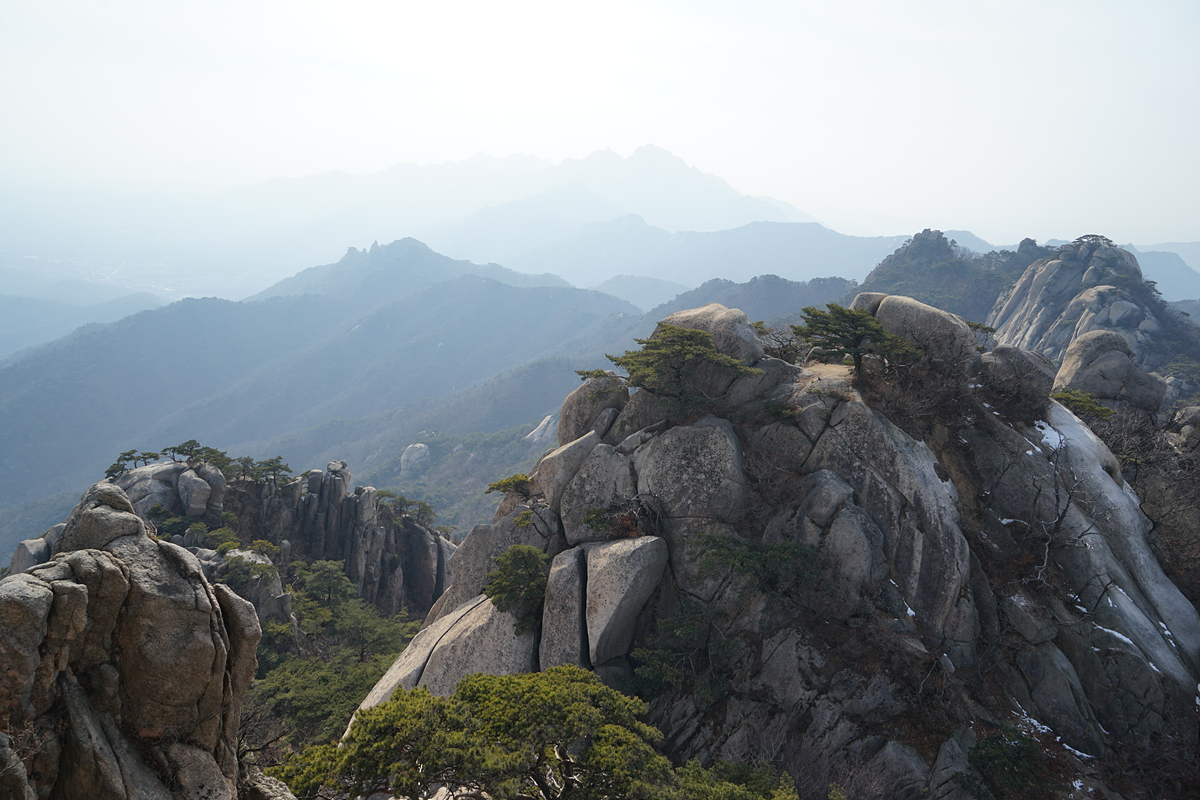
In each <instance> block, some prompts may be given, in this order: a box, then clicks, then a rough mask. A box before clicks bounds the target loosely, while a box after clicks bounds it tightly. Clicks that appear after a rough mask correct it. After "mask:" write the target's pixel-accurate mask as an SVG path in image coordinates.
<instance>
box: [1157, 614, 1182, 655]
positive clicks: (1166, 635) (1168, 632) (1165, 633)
mask: <svg viewBox="0 0 1200 800" xmlns="http://www.w3.org/2000/svg"><path fill="white" fill-rule="evenodd" d="M1158 627H1160V628H1162V632H1163V638H1164V639H1166V640H1167V643H1168V644H1170V645H1171V647H1174V648H1175V649H1176V650H1178V649H1179V647H1178V646H1177V645H1176V644H1175V637H1174V636H1172V635H1171V629H1170V628H1168V627H1167V623H1165V622H1163V621H1162V620H1161V619H1160V620H1159V621H1158Z"/></svg>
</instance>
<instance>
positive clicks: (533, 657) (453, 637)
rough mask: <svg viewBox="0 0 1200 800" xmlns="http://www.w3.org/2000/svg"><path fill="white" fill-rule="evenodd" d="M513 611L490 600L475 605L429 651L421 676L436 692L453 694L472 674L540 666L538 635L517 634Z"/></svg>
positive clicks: (512, 671)
mask: <svg viewBox="0 0 1200 800" xmlns="http://www.w3.org/2000/svg"><path fill="white" fill-rule="evenodd" d="M516 622H517V620H516V619H515V618H514V617H513V615H512V613H511V612H505V611H500V610H498V609H497V608H496V607H495V606H494V605H492V602H491V601H490V600H485V601H484V602H482V603H479V604H477V605H475V606H473V607H472V608H471V609H470V610H468V611H467V612H466V613H464V614H463V615H462V616H461V617H459V619H458V620H457V621H456V622H455V623H454V624H453V625H451V626H450V628H449V629H448V630H447V631H446V633H445V635H443V636H442V638H441V639H439V640H438V643H437V646H436V647H434V648H433V652H431V653H430V654H429V660H428V661H426V662H425V668H424V670H422V672H421V680H419V681H418V682H417V686H423V687H425V688H426V689H428V690H429V691H431V692H433V693H434V694H440V695H451V694H453V693H454V689H455V687H457V686H458V682H459V681H460V680H462V679H463V678H465V677H466V676H468V675H472V674H474V673H476V672H482V673H484V674H487V675H519V674H521V673H523V672H532V671H533V670H534V668H535V667H536V666H537V637H536V636H535V635H534V632H533V631H526V632H525V633H522V634H517V633H516V632H515V631H514V626H515V625H516Z"/></svg>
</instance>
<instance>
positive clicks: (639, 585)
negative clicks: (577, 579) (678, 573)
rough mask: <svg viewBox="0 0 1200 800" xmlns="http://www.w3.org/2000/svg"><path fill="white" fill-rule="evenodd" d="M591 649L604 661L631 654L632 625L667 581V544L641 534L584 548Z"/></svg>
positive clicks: (596, 661)
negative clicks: (663, 579)
mask: <svg viewBox="0 0 1200 800" xmlns="http://www.w3.org/2000/svg"><path fill="white" fill-rule="evenodd" d="M584 558H585V559H586V561H587V604H586V618H587V635H588V653H589V655H590V657H591V661H592V663H593V664H603V663H604V662H606V661H609V660H610V659H613V658H616V657H618V656H623V655H625V654H626V653H627V652H629V645H630V643H631V642H632V641H633V625H634V622H635V621H636V620H637V616H638V614H639V613H640V612H641V610H642V607H643V606H644V605H646V601H647V600H649V599H650V595H652V594H654V590H655V589H657V588H658V584H659V581H661V580H662V575H663V569H664V568H665V567H666V565H667V543H666V541H664V540H663V539H660V538H659V537H657V536H640V537H638V538H636V539H624V540H620V541H615V542H601V543H593V544H588V545H585V546H584Z"/></svg>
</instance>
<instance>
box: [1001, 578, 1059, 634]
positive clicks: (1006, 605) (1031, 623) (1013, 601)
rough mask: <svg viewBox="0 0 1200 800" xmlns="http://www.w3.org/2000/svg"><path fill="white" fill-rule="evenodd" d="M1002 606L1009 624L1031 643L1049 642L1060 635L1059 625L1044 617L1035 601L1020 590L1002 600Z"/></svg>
mask: <svg viewBox="0 0 1200 800" xmlns="http://www.w3.org/2000/svg"><path fill="white" fill-rule="evenodd" d="M1000 608H1001V609H1002V610H1003V611H1004V617H1005V619H1007V620H1008V624H1009V625H1012V626H1013V628H1014V629H1015V630H1016V632H1017V633H1019V634H1021V636H1022V637H1024V639H1025V641H1027V642H1029V643H1030V644H1041V643H1042V642H1048V641H1050V640H1051V639H1053V638H1054V637H1055V636H1057V635H1058V626H1057V625H1055V624H1054V623H1053V622H1052V621H1050V620H1048V619H1043V618H1042V614H1041V612H1040V611H1038V610H1036V608H1035V606H1034V604H1033V601H1032V600H1031V599H1030V598H1029V597H1027V596H1026V595H1025V593H1024V592H1022V591H1020V590H1018V591H1016V592H1014V593H1013V594H1012V595H1010V596H1007V597H1005V598H1004V599H1003V600H1001V602H1000Z"/></svg>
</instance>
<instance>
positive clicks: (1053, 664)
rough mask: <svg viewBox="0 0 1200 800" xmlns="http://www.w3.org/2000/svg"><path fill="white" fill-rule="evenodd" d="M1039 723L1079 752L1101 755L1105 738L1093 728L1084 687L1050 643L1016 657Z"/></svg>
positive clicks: (1022, 652) (1069, 664)
mask: <svg viewBox="0 0 1200 800" xmlns="http://www.w3.org/2000/svg"><path fill="white" fill-rule="evenodd" d="M1017 664H1019V665H1020V667H1021V672H1023V673H1024V674H1025V680H1026V681H1027V682H1028V683H1029V693H1030V696H1031V697H1032V698H1033V702H1034V703H1036V704H1037V716H1038V719H1039V720H1042V721H1044V722H1045V723H1046V724H1048V725H1050V726H1051V727H1052V728H1054V731H1055V732H1056V733H1058V734H1059V735H1060V736H1062V737H1063V741H1065V742H1066V743H1067V744H1069V745H1070V746H1071V747H1074V748H1075V749H1076V750H1079V751H1080V752H1083V753H1087V754H1089V755H1094V756H1098V755H1103V753H1104V735H1103V733H1102V732H1101V731H1100V729H1099V727H1098V726H1097V725H1096V718H1095V717H1094V716H1092V711H1091V706H1090V705H1089V703H1088V699H1087V695H1086V694H1085V692H1084V690H1083V684H1082V683H1080V681H1079V676H1078V675H1077V674H1076V672H1075V668H1074V667H1073V666H1072V665H1071V662H1070V661H1068V660H1067V657H1066V656H1064V655H1063V654H1062V651H1061V650H1059V649H1058V648H1057V647H1055V646H1054V645H1053V644H1050V643H1049V642H1046V643H1043V644H1039V645H1036V646H1034V647H1031V648H1029V649H1026V650H1022V651H1021V652H1019V653H1018V654H1017Z"/></svg>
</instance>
